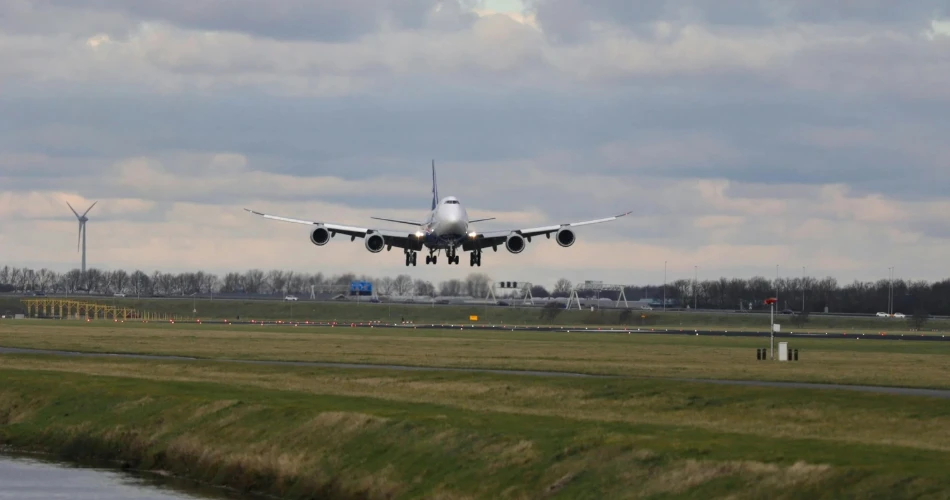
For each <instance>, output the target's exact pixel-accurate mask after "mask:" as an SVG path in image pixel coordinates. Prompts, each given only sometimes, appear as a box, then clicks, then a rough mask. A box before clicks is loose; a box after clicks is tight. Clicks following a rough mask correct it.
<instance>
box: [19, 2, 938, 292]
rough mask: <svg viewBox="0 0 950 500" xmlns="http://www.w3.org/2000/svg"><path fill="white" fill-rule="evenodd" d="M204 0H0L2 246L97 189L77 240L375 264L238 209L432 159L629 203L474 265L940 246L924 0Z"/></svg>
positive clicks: (525, 186)
mask: <svg viewBox="0 0 950 500" xmlns="http://www.w3.org/2000/svg"><path fill="white" fill-rule="evenodd" d="M224 5H225V4H224V3H223V2H218V1H198V2H188V3H187V4H186V3H184V2H178V1H168V2H144V1H142V2H139V1H131V2H118V1H115V2H112V1H106V0H98V1H92V0H77V1H70V2H66V1H59V0H44V1H26V0H3V1H0V28H2V29H0V78H2V79H3V82H4V88H3V92H2V93H0V109H3V111H4V117H5V118H7V119H5V120H0V186H2V187H0V190H2V191H0V217H2V218H3V220H4V224H3V225H2V226H0V244H2V245H3V246H2V248H4V258H5V259H8V260H10V263H11V264H35V265H37V267H42V266H47V267H57V268H61V269H62V268H67V267H72V266H73V265H75V262H76V261H77V257H76V255H74V254H73V253H72V248H73V247H72V245H73V244H74V239H75V234H74V231H75V217H74V216H73V215H72V213H70V212H69V211H68V209H67V208H66V207H65V201H67V200H68V201H70V202H71V203H72V202H73V201H76V203H77V204H79V205H83V204H85V203H91V201H94V200H100V202H99V205H97V208H96V209H95V211H94V213H93V215H94V217H93V221H92V222H90V243H91V246H90V259H91V261H94V262H96V264H95V265H101V266H104V267H113V268H114V267H143V268H161V269H168V270H184V269H188V268H194V267H202V268H206V269H210V270H215V271H219V272H220V271H227V270H231V269H245V268H249V267H269V266H277V265H278V264H279V265H280V266H284V267H288V268H296V269H300V270H324V271H327V269H338V270H353V271H357V272H367V273H369V274H374V273H378V274H384V273H389V274H394V273H397V272H404V271H406V269H405V268H404V267H403V266H402V258H401V255H393V254H387V253H384V254H382V255H371V254H368V253H367V252H364V251H363V250H362V247H361V246H360V245H361V243H360V242H353V243H350V242H349V241H348V240H347V241H337V240H334V242H333V244H331V245H328V246H327V247H323V248H316V247H313V246H312V245H311V244H310V243H309V241H308V239H307V235H306V230H305V229H306V228H305V227H302V226H294V225H288V224H281V223H275V222H273V221H266V220H262V219H259V218H254V217H252V216H250V215H249V214H247V213H246V212H244V211H243V210H242V208H244V207H249V208H255V209H259V210H266V211H271V212H275V213H278V214H281V215H288V216H295V217H302V218H313V219H318V220H329V221H333V222H342V223H347V224H355V225H362V224H366V225H369V224H372V223H373V221H372V220H371V219H370V217H371V216H392V217H399V218H406V219H419V218H421V217H423V216H424V212H425V209H426V207H427V206H428V197H429V172H428V169H429V162H430V161H431V160H432V159H433V158H434V159H436V161H437V165H438V168H439V179H440V191H441V193H442V194H449V193H451V194H456V195H458V196H460V197H461V199H462V201H463V203H465V205H466V207H467V208H468V210H469V213H470V214H471V215H472V216H473V217H497V218H498V219H499V220H496V221H490V222H486V223H483V224H480V225H479V227H480V228H485V229H504V228H511V227H531V226H538V225H546V224H555V223H561V222H569V221H576V220H583V219H594V218H599V217H603V216H606V215H613V214H617V213H621V212H625V211H627V210H633V211H634V213H633V214H632V215H630V216H629V217H626V218H624V219H621V220H619V221H616V222H612V223H609V224H604V225H599V226H590V227H585V228H583V229H582V230H580V231H579V233H578V234H579V238H580V239H579V241H578V243H577V245H575V246H574V247H572V248H570V249H562V248H560V247H558V246H557V245H555V244H553V242H550V241H547V240H542V241H540V242H538V241H536V242H533V243H532V244H531V246H529V250H528V251H526V252H525V253H524V254H521V255H518V256H514V255H508V254H506V253H504V252H499V253H497V254H495V253H491V254H489V255H486V257H485V264H486V267H484V268H483V269H482V270H483V271H487V272H490V273H494V274H498V275H502V274H506V275H511V276H514V277H517V278H518V279H521V280H524V279H528V280H535V281H537V282H541V283H552V282H553V281H554V280H556V279H557V277H559V276H561V275H564V276H567V277H569V278H571V279H574V280H578V279H603V280H605V281H615V280H617V281H622V282H645V281H653V282H658V281H659V280H661V279H662V264H663V262H664V261H666V262H668V264H669V268H670V270H671V275H673V276H676V275H682V276H685V275H688V276H691V275H692V268H693V266H694V265H698V266H700V267H701V269H703V270H704V272H705V273H709V274H708V275H709V276H711V275H713V274H715V275H722V274H724V275H730V274H737V275H743V276H748V275H752V274H764V275H771V274H772V273H773V272H774V265H775V264H776V263H779V264H781V266H782V267H783V268H785V267H788V268H789V269H791V268H797V267H798V266H799V265H805V266H807V267H808V269H810V270H812V271H813V272H815V273H823V274H833V275H835V276H838V277H839V279H842V280H845V281H847V280H849V279H851V278H854V277H860V278H868V277H876V276H878V275H879V274H881V272H880V270H881V269H882V268H883V269H886V268H887V267H889V266H890V265H898V266H899V267H906V268H907V274H905V276H915V277H919V278H937V277H942V276H943V275H945V274H946V273H947V272H948V271H950V268H948V267H947V266H946V265H945V264H942V260H939V259H934V258H932V256H934V255H940V252H944V251H946V250H947V249H948V241H950V230H948V227H947V225H946V224H945V223H944V222H943V219H944V218H945V217H944V214H945V213H946V207H947V205H946V204H947V200H948V198H947V193H946V189H945V188H944V186H946V185H947V183H948V182H950V170H948V169H947V168H946V166H947V165H948V164H950V163H948V162H950V149H948V148H947V146H946V145H945V143H946V139H945V138H946V136H947V132H948V130H947V120H946V116H947V112H948V111H950V90H948V87H947V86H946V85H945V82H946V81H947V79H948V78H950V56H948V54H950V50H948V49H950V37H948V36H945V33H947V32H950V31H947V30H945V29H944V25H945V24H946V21H945V19H946V18H947V13H946V12H945V11H944V10H941V9H944V8H945V7H946V3H945V2H931V1H929V0H924V1H921V2H915V3H914V4H913V5H906V6H903V5H901V6H897V4H895V3H890V2H889V3H884V2H882V1H878V0H872V1H869V2H812V1H806V0H796V1H793V2H784V3H780V2H770V1H765V0H762V1H753V2H737V1H723V2H719V1H717V2H715V3H714V2H711V1H709V2H704V1H699V0H692V1H687V0H674V1H672V2H650V1H644V2H614V1H607V0H605V1H602V2H595V3H592V2H579V1H573V0H538V1H537V2H527V3H526V4H524V5H523V8H522V6H521V5H519V4H518V3H517V2H510V3H507V4H502V3H501V2H492V3H488V2H465V3H458V2H450V1H442V2H436V1H429V0H400V1H399V2H379V1H378V0H360V1H355V2H339V3H332V2H331V3H327V2H297V1H293V2H280V3H279V5H278V4H275V5H274V6H271V7H272V8H268V9H261V8H260V4H259V2H258V3H251V2H245V1H243V0H241V1H238V2H230V3H228V4H227V8H225V7H224ZM93 236H95V237H94V238H93ZM93 255H94V257H93ZM275 256H290V257H287V258H284V257H281V258H277V259H275ZM884 262H886V263H884ZM0 264H3V263H0ZM882 266H883V267H882ZM412 272H413V273H414V274H418V275H419V276H420V277H426V278H431V279H443V278H446V277H454V276H456V275H458V274H459V273H463V274H464V273H466V272H468V270H467V269H462V268H459V269H454V268H452V269H450V268H447V267H444V266H440V267H438V268H433V267H419V268H416V269H413V270H412Z"/></svg>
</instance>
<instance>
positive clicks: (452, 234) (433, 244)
mask: <svg viewBox="0 0 950 500" xmlns="http://www.w3.org/2000/svg"><path fill="white" fill-rule="evenodd" d="M468 224H469V222H468V212H466V211H465V207H463V206H462V204H461V203H460V202H459V200H458V198H456V197H454V196H447V197H445V198H443V199H441V200H439V202H438V205H436V206H435V208H434V209H433V210H432V211H431V212H429V215H428V217H426V221H425V223H424V224H422V226H420V227H419V231H418V232H416V235H417V236H420V237H422V238H423V244H424V245H425V246H426V247H428V248H431V249H434V250H442V249H449V248H455V247H457V246H459V242H460V241H462V240H464V239H465V238H466V236H468V234H469V233H468Z"/></svg>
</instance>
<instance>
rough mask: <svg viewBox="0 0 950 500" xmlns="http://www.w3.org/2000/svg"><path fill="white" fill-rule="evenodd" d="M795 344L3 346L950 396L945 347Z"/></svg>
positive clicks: (197, 336)
mask: <svg viewBox="0 0 950 500" xmlns="http://www.w3.org/2000/svg"><path fill="white" fill-rule="evenodd" d="M791 344H792V347H795V348H799V349H801V350H802V351H801V357H800V359H801V360H800V361H799V362H797V363H783V364H775V363H768V362H757V361H756V360H755V353H754V350H755V347H765V346H767V345H768V341H767V340H756V339H747V338H724V337H693V336H685V337H684V336H676V337H673V336H661V335H613V334H557V333H548V334H545V333H537V334H530V335H524V334H520V335H510V334H506V333H504V332H500V333H487V332H486V333H479V334H470V333H461V332H444V333H438V334H426V335H420V334H418V333H417V332H413V331H393V330H382V329H350V328H336V329H323V330H303V329H300V330H297V329H282V330H271V331H254V330H246V329H241V328H235V329H233V330H227V329H209V330H200V329H193V328H189V329H185V328H181V329H176V328H168V327H163V328H154V329H151V328H122V327H116V328H111V327H110V328H105V327H82V326H51V325H49V324H42V325H36V324H32V325H30V324H20V325H14V326H12V327H11V328H8V329H6V330H5V331H4V332H3V333H2V335H0V345H3V346H9V347H30V348H38V349H66V350H80V351H98V352H126V353H148V354H172V355H185V356H196V357H204V358H235V359H263V360H300V361H331V362H353V363H370V364H399V365H415V366H441V367H466V368H501V369H517V370H522V369H526V370H553V371H573V372H585V373H599V374H615V375H634V376H652V377H693V378H726V379H759V380H795V381H807V382H828V383H842V384H868V385H892V386H907V387H943V388H950V379H948V378H947V377H946V373H948V371H950V355H948V352H947V350H946V349H945V347H944V346H943V344H942V343H941V344H932V345H931V344H930V343H925V344H928V345H922V344H921V343H913V344H915V345H909V344H911V343H899V342H894V343H885V342H881V341H868V340H865V341H864V342H863V343H862V342H861V341H859V340H848V341H844V340H797V339H796V340H793V341H792V343H791ZM891 351H893V352H891ZM457 389H458V388H455V389H454V390H457ZM472 390H474V391H477V390H479V389H478V388H475V387H473V388H472Z"/></svg>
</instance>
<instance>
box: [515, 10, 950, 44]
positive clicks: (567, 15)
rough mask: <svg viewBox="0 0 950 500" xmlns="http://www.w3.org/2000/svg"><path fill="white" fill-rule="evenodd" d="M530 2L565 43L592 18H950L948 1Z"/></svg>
mask: <svg viewBox="0 0 950 500" xmlns="http://www.w3.org/2000/svg"><path fill="white" fill-rule="evenodd" d="M530 5H531V8H532V9H533V10H535V12H536V15H537V18H538V22H539V23H540V24H541V25H542V27H543V28H544V29H545V30H546V31H547V32H548V33H549V34H550V35H552V36H554V37H556V38H561V39H563V40H565V41H578V40H582V39H585V38H586V37H588V36H589V35H590V34H591V31H590V27H589V26H588V23H590V22H605V23H611V24H618V25H622V26H626V27H628V28H632V29H637V30H640V29H642V30H647V31H651V32H652V29H653V28H652V27H650V24H651V23H653V22H656V21H667V22H672V23H679V22H695V23H710V24H715V25H724V26H763V25H780V24H787V23H809V24H811V23H814V24H838V23H874V24H887V25H906V26H915V27H917V29H922V28H924V27H925V26H926V25H927V24H928V23H929V22H930V21H931V20H933V19H939V18H941V17H946V16H950V1H948V0H920V1H914V2H897V1H893V0H862V1H859V2H852V1H846V0H786V1H780V0H638V1H628V0H599V1H596V2H590V1H587V0H534V1H532V2H531V3H530Z"/></svg>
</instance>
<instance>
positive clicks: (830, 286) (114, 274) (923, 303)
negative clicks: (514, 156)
mask: <svg viewBox="0 0 950 500" xmlns="http://www.w3.org/2000/svg"><path fill="white" fill-rule="evenodd" d="M356 280H362V281H370V282H373V283H374V286H375V287H376V291H377V293H378V294H380V295H398V296H428V297H438V296H443V297H445V296H471V297H477V298H482V297H485V296H486V295H487V294H488V289H489V287H490V286H491V278H489V277H488V276H487V275H485V274H482V273H472V274H469V275H468V276H467V277H466V278H464V279H451V280H446V281H442V282H439V283H431V282H429V281H425V280H421V279H413V278H412V277H411V276H410V275H408V274H400V275H398V276H395V277H372V276H366V275H357V274H355V273H343V274H337V275H325V274H323V273H321V272H317V273H305V272H294V271H283V270H270V271H264V270H261V269H252V270H249V271H245V272H230V273H226V274H224V275H217V274H214V273H207V272H203V271H196V272H184V273H164V272H160V271H153V272H152V273H146V272H144V271H141V270H135V271H132V272H128V271H124V270H111V271H110V270H102V269H96V268H90V269H87V270H86V276H85V279H83V276H82V273H81V272H80V271H79V269H73V270H71V271H68V272H65V273H58V272H55V271H51V270H49V269H40V270H34V269H29V268H17V267H10V266H4V267H2V268H0V292H44V293H74V292H77V291H88V292H89V293H93V294H114V293H125V294H127V295H138V296H156V295H158V296H176V295H178V296H188V295H194V294H210V293H221V294H254V295H256V294H272V295H283V294H294V295H304V296H306V295H309V293H310V290H311V286H312V287H314V288H316V289H318V290H319V291H326V290H331V289H333V290H338V291H346V290H347V287H348V286H349V284H350V283H351V282H353V281H356ZM573 286H574V285H573V284H572V283H571V282H570V281H569V280H567V279H563V278H562V279H560V280H558V281H557V282H556V283H555V285H554V286H553V287H552V288H551V289H550V290H549V289H547V288H545V287H544V286H541V285H533V286H532V287H531V294H532V295H533V296H534V297H536V298H546V297H561V298H563V297H568V296H569V295H570V293H571V290H572V289H573ZM495 293H496V296H498V297H499V298H502V297H505V296H511V295H514V294H516V293H517V292H515V291H511V290H504V289H496V291H495ZM578 295H580V296H581V297H582V298H595V297H600V298H607V299H611V300H617V299H618V298H619V291H613V292H607V291H604V292H599V293H598V292H596V291H581V292H579V293H578ZM624 295H625V296H626V298H627V300H628V301H635V300H643V299H646V300H652V301H654V304H662V301H663V299H664V298H665V299H666V301H667V306H668V307H672V308H698V309H720V310H722V309H726V310H729V309H732V310H737V309H750V308H752V309H762V308H764V306H763V305H762V303H763V301H764V300H765V299H767V298H769V297H777V298H778V299H779V309H791V310H794V311H805V312H824V311H825V310H828V311H829V312H839V313H869V314H873V313H876V312H880V311H884V312H887V309H888V304H889V303H890V302H891V301H892V302H893V307H892V311H893V312H904V313H905V314H911V313H913V312H914V311H917V310H926V311H928V312H930V314H938V315H950V279H948V280H943V281H937V282H927V281H907V280H901V279H895V280H893V281H889V280H878V281H873V282H872V281H868V282H862V281H855V282H853V283H850V284H846V285H840V284H839V283H838V282H837V280H835V279H834V278H831V277H826V278H821V279H818V278H810V277H799V278H779V279H772V280H770V279H767V278H764V277H761V276H755V277H752V278H749V279H743V278H725V277H723V278H719V279H716V280H704V281H693V280H689V279H680V280H675V281H672V282H670V283H668V284H667V285H666V286H663V285H646V286H637V285H630V286H627V287H625V288H624Z"/></svg>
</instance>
